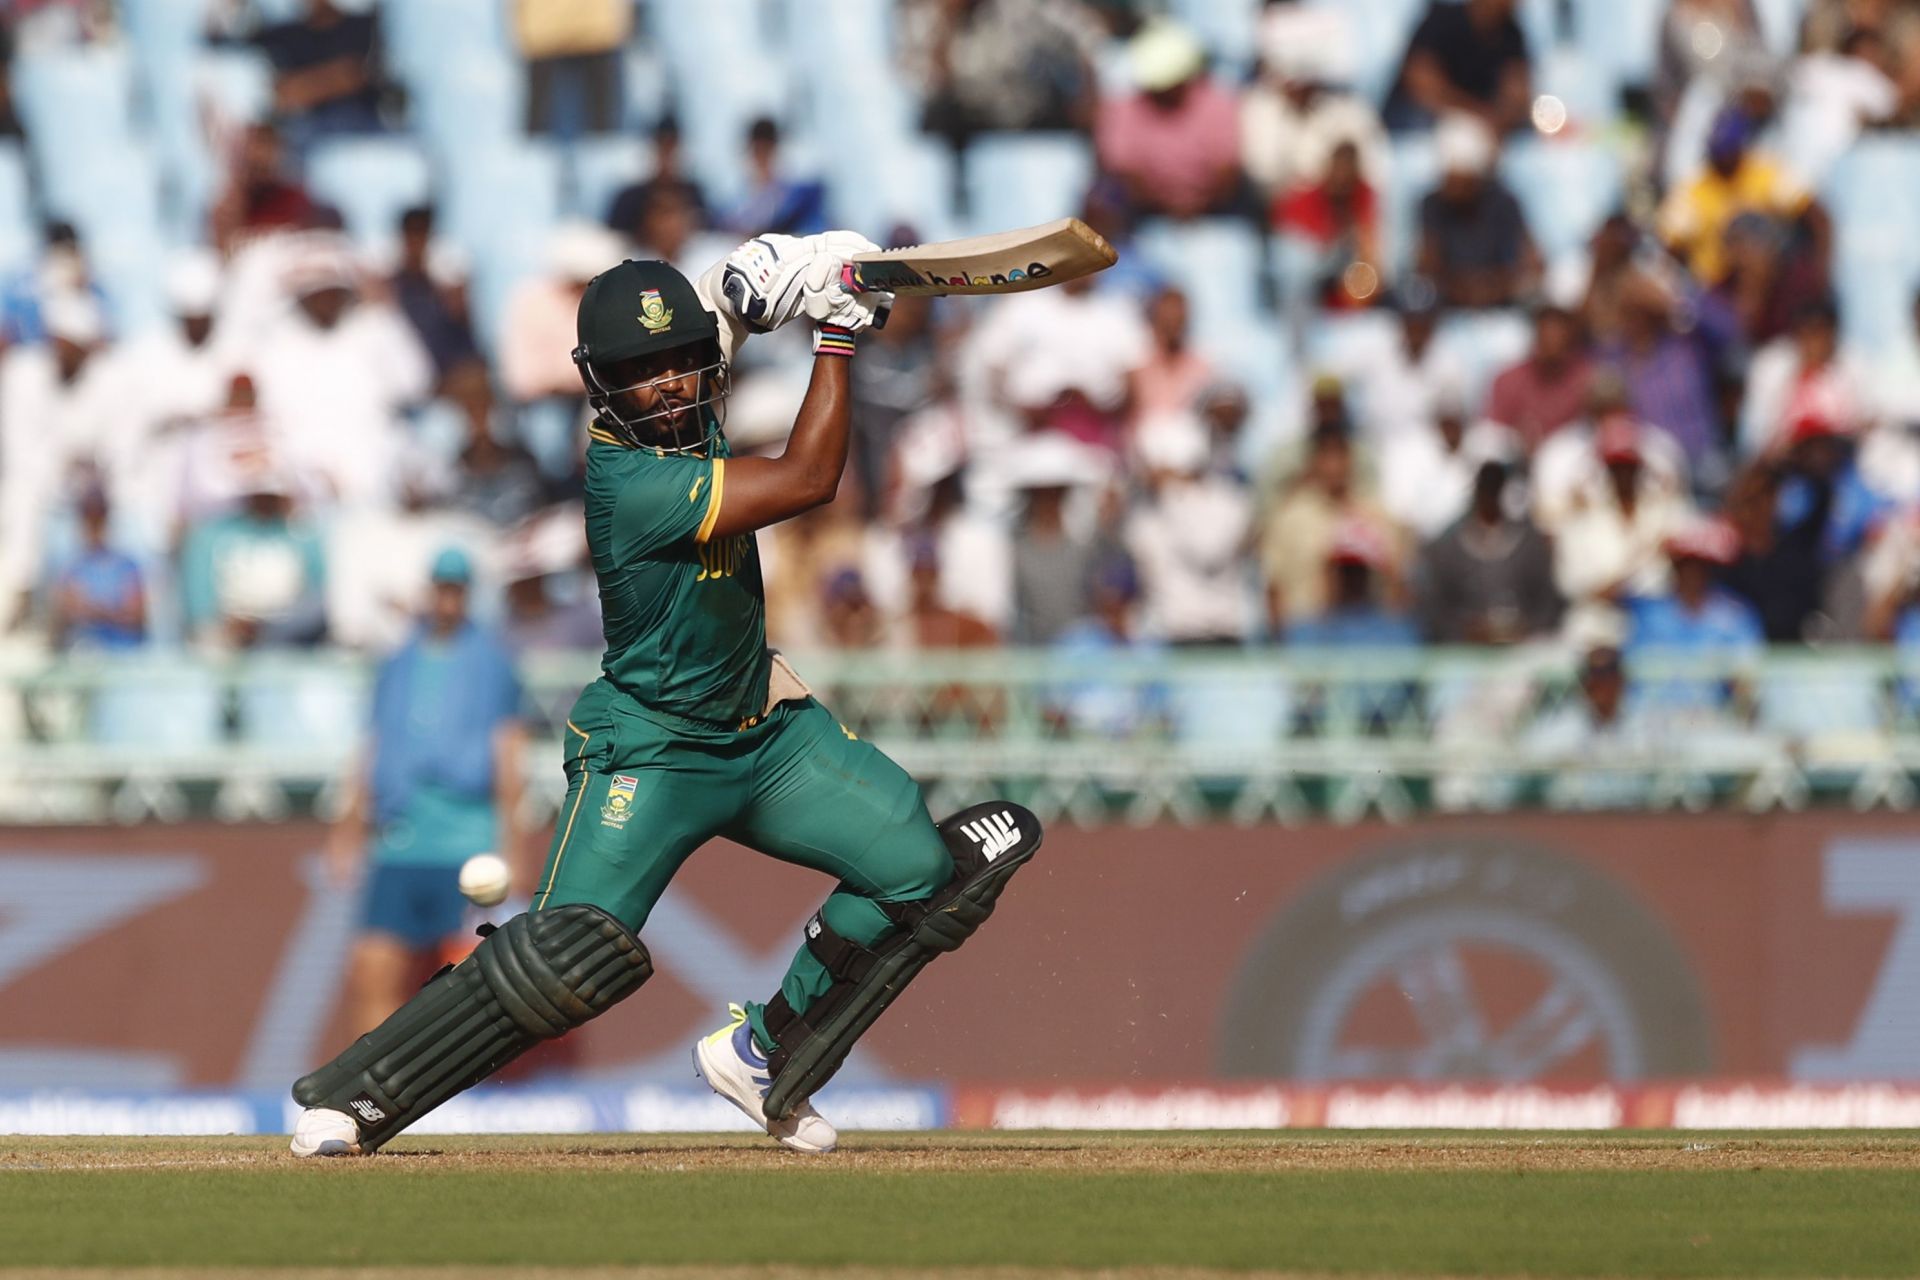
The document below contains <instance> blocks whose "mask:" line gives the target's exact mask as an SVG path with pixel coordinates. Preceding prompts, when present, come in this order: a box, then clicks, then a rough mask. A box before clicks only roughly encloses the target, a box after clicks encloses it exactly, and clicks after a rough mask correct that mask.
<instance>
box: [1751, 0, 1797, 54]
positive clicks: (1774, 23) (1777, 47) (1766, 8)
mask: <svg viewBox="0 0 1920 1280" xmlns="http://www.w3.org/2000/svg"><path fill="white" fill-rule="evenodd" d="M1753 9H1754V15H1755V16H1756V17H1758V18H1759V19H1760V35H1761V38H1763V39H1764V40H1765V41H1766V42H1767V48H1769V49H1771V50H1772V51H1773V54H1774V56H1775V57H1779V58H1785V57H1790V56H1792V54H1793V53H1794V51H1795V50H1796V49H1798V48H1799V45H1800V23H1801V21H1802V20H1803V19H1804V18H1805V17H1806V13H1807V3H1806V0H1753Z"/></svg>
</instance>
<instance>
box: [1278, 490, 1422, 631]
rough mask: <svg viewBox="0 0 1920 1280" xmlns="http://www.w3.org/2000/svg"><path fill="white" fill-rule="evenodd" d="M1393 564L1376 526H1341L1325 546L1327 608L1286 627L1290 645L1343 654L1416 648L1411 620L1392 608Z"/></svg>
mask: <svg viewBox="0 0 1920 1280" xmlns="http://www.w3.org/2000/svg"><path fill="white" fill-rule="evenodd" d="M1393 563H1394V552H1393V547H1392V545H1391V543H1389V542H1388V540H1387V539H1386V537H1384V536H1383V535H1382V534H1381V532H1380V530H1379V528H1378V527H1377V526H1376V525H1374V524H1372V523H1371V522H1368V521H1366V520H1350V521H1346V522H1344V523H1342V524H1341V525H1340V526H1339V527H1338V528H1336V529H1335V530H1334V533H1333V537H1332V538H1331V540H1330V541H1329V543H1328V546H1327V553H1326V562H1325V566H1324V568H1323V570H1322V572H1323V573H1324V574H1325V577H1326V586H1325V589H1324V591H1323V593H1322V595H1323V599H1324V604H1323V605H1322V607H1321V608H1320V609H1318V610H1316V611H1314V612H1313V613H1310V614H1308V615H1306V616H1304V617H1296V618H1295V619H1294V620H1293V621H1290V622H1289V623H1288V624H1287V630H1286V641H1287V643H1288V644H1293V645H1305V646H1311V647H1315V648H1322V649H1343V650H1350V649H1401V648H1413V647H1415V646H1417V645H1418V644H1419V643H1420V633H1419V632H1418V631H1417V630H1415V629H1414V625H1413V620H1412V619H1411V618H1409V617H1407V615H1406V614H1405V613H1404V612H1403V611H1401V610H1400V609H1398V608H1395V607H1392V606H1390V605H1389V604H1388V601H1389V600H1390V599H1391V598H1392V596H1393V595H1394V594H1395V593H1394V590H1393V587H1392V583H1391V578H1390V576H1389V575H1390V573H1391V571H1392V566H1393Z"/></svg>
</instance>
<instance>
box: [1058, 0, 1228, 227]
mask: <svg viewBox="0 0 1920 1280" xmlns="http://www.w3.org/2000/svg"><path fill="white" fill-rule="evenodd" d="M1127 61H1128V64H1129V66H1130V67H1131V68H1132V71H1133V82H1134V85H1135V88H1136V92H1134V93H1132V94H1129V95H1126V96H1123V97H1116V98H1109V99H1107V100H1106V101H1105V102H1103V103H1102V104H1101V106H1100V113H1099V117H1098V119H1097V120H1096V121H1095V124H1094V145H1095V147H1096V148H1097V149H1098V151H1099V154H1100V167H1101V170H1102V172H1105V173H1108V174H1111V175H1113V176H1114V177H1115V178H1117V179H1118V180H1119V181H1120V183H1121V185H1122V186H1123V187H1124V188H1125V189H1126V193H1127V199H1128V201H1129V203H1131V204H1132V206H1133V208H1134V210H1135V211H1136V212H1138V213H1145V214H1165V215H1168V216H1170V217H1175V218H1196V217H1200V216H1201V215H1203V214H1209V213H1219V212H1223V211H1225V210H1226V209H1227V208H1228V206H1230V205H1231V204H1232V203H1233V201H1234V199H1235V197H1236V196H1237V195H1238V194H1239V192H1240V184H1241V176H1240V108H1239V105H1238V104H1237V103H1236V102H1235V101H1234V98H1233V95H1232V94H1230V93H1228V92H1227V91H1226V90H1225V89H1223V88H1221V87H1220V85H1219V84H1218V83H1216V82H1215V81H1214V79H1213V78H1212V77H1211V76H1209V75H1208V74H1207V54H1206V50H1204V49H1203V48H1201V47H1200V42H1199V41H1198V40H1196V39H1194V38H1193V35H1192V34H1191V33H1190V32H1188V31H1187V30H1186V28H1184V27H1181V26H1179V25H1178V24H1176V23H1173V22H1169V21H1166V20H1156V21H1154V22H1150V23H1148V24H1147V25H1146V26H1145V27H1143V28H1141V30H1140V33H1139V34H1138V35H1136V36H1134V38H1133V40H1132V41H1131V42H1130V43H1129V44H1128V46H1127Z"/></svg>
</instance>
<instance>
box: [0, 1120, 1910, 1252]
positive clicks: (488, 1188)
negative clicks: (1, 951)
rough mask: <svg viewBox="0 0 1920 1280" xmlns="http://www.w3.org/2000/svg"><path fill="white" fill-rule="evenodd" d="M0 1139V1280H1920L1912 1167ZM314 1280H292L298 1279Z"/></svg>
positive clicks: (628, 1140)
mask: <svg viewBox="0 0 1920 1280" xmlns="http://www.w3.org/2000/svg"><path fill="white" fill-rule="evenodd" d="M842 1144H843V1145H842V1147H841V1150H840V1151H839V1152H838V1153H836V1154H834V1155H831V1156H826V1157H815V1158H809V1157H804V1156H798V1155H793V1154H789V1153H787V1152H784V1151H782V1150H780V1149H779V1148H778V1147H776V1146H774V1145H773V1144H772V1143H771V1142H770V1141H768V1140H765V1139H754V1138H747V1137H740V1136H735V1135H731V1134H729V1135H701V1134H677V1135H652V1134H633V1135H608V1134H600V1135H593V1136H588V1137H462V1138H453V1137H438V1136H435V1137H425V1136H423V1137H402V1138H399V1139H397V1140H396V1141H395V1142H394V1143H393V1144H392V1145H391V1146H389V1147H388V1148H387V1149H386V1150H385V1151H384V1152H382V1153H381V1154H380V1155H378V1156H374V1157H371V1158H366V1159H354V1160H313V1161H296V1160H294V1159H292V1158H291V1157H289V1156H288V1155H286V1148H285V1139H283V1138H278V1137H247V1138H36V1137H20V1138H0V1242H4V1244H3V1245H0V1276H4V1277H7V1278H8V1280H19V1278H21V1277H26V1276H35V1277H39V1276H45V1277H50V1278H51V1277H58V1280H90V1278H91V1277H105V1276H123V1275H137V1276H141V1277H145V1278H146V1280H161V1278H162V1277H168V1278H171V1277H186V1276H194V1277H201V1276H208V1277H236V1278H237V1277H253V1276H266V1275H280V1276H293V1275H295V1274H297V1275H298V1276H299V1277H300V1280H327V1278H329V1277H334V1276H350V1275H351V1276H379V1277H405V1278H406V1280H428V1278H430V1277H435V1278H440V1280H465V1278H466V1277H488V1278H495V1277H509V1276H511V1277H529V1278H532V1280H543V1278H544V1277H550V1276H552V1277H557V1276H594V1277H601V1276H604V1277H613V1276H628V1277H633V1276H638V1277H694V1276H721V1277H727V1278H730V1280H773V1278H776V1277H790V1276H791V1277H806V1278H807V1280H816V1278H819V1277H828V1276H834V1277H839V1276H849V1277H854V1278H855V1280H894V1278H895V1277H937V1278H939V1280H961V1278H963V1277H965V1278H968V1280H971V1278H973V1277H982V1278H985V1277H992V1278H993V1280H1024V1278H1025V1277H1029V1276H1049V1275H1063V1274H1066V1275H1076V1274H1077V1275H1083V1276H1096V1275H1097V1276H1110V1277H1115V1278H1125V1280H1146V1278H1148V1277H1153V1278H1155V1280H1175V1278H1182V1280H1184V1278H1185V1277H1199V1276H1217V1275H1227V1274H1233V1275H1271V1276H1332V1275H1364V1276H1606V1277H1638V1276H1916V1275H1920V1135H1915V1134H1913V1133H1910V1132H1900V1133H1892V1134H1889V1133H1859V1132H1845V1131H1828V1132H1819V1133H1768V1134H1754V1133H1704V1132H1691V1133H1671V1132H1660V1133H1604V1134H1565V1133H1551V1134H1547V1133H1511V1134H1498V1135H1492V1134H1477V1133H1475V1134H1468V1133H1436V1132H1422V1133H1417V1134H1415V1133H1384V1132H1353V1133H1327V1132H1284V1133H1257V1134H1256V1133H1204V1134H1202V1133H1143V1134H1136V1133H1125V1134H1121V1133H1057V1132H1030V1133H914V1134H874V1133H856V1134H851V1135H847V1136H845V1137H844V1138H843V1139H842ZM295 1269H297V1272H296V1271H295Z"/></svg>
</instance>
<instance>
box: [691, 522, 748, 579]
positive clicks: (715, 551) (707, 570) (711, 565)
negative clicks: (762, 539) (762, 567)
mask: <svg viewBox="0 0 1920 1280" xmlns="http://www.w3.org/2000/svg"><path fill="white" fill-rule="evenodd" d="M752 546H753V538H752V536H751V535H749V534H744V533H737V534H735V535H734V536H733V537H731V538H715V539H714V540H713V541H711V542H703V543H701V544H700V545H699V551H700V576H699V577H697V578H695V579H694V581H695V582H705V581H706V580H707V579H709V578H731V577H732V576H733V575H734V574H736V573H738V572H740V566H741V565H742V564H744V563H746V559H747V555H748V553H749V552H750V551H751V550H752Z"/></svg>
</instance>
